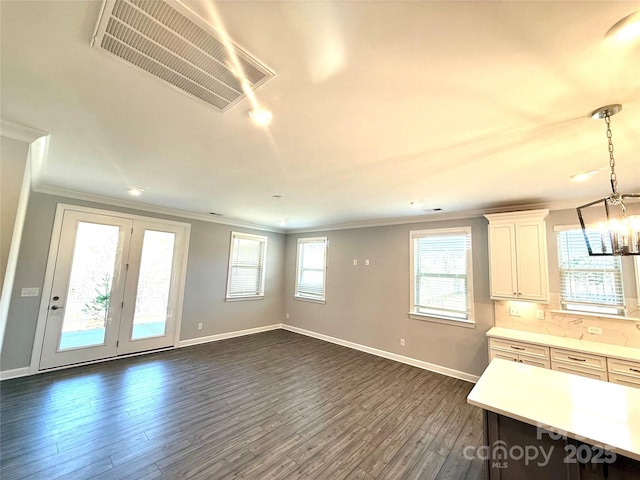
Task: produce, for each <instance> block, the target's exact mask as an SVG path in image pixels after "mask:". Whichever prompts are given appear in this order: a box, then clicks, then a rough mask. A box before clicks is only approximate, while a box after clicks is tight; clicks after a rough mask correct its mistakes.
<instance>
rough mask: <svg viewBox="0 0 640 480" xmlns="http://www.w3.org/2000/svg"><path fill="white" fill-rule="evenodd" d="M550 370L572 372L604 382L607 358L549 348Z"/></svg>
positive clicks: (606, 377) (606, 378)
mask: <svg viewBox="0 0 640 480" xmlns="http://www.w3.org/2000/svg"><path fill="white" fill-rule="evenodd" d="M551 370H558V371H559V372H565V373H573V374H574V375H580V376H582V377H589V378H595V379H596V380H602V381H604V382H606V381H607V380H608V375H607V358H606V357H601V356H598V355H589V354H585V353H581V352H574V351H571V350H561V349H558V348H552V349H551Z"/></svg>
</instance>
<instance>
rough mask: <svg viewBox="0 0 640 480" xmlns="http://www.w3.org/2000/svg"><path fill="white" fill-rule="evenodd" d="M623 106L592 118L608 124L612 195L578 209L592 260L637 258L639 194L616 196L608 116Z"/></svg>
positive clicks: (597, 112) (600, 111) (639, 244)
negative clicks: (600, 258)
mask: <svg viewBox="0 0 640 480" xmlns="http://www.w3.org/2000/svg"><path fill="white" fill-rule="evenodd" d="M620 110H622V105H620V104H614V105H607V106H606V107H600V108H598V109H597V110H595V111H594V112H593V113H592V114H591V117H592V118H594V119H602V118H604V121H605V123H606V124H607V143H608V146H609V167H610V168H611V174H610V182H611V194H610V195H608V196H607V197H605V198H602V199H600V200H596V201H595V202H591V203H587V204H586V205H582V206H581V207H578V209H577V210H578V218H579V219H580V226H581V227H582V233H583V235H584V240H585V242H586V244H587V249H588V250H589V255H592V256H605V255H606V256H613V255H616V256H618V255H640V193H619V192H618V179H617V178H616V169H615V167H616V162H615V159H614V158H613V140H612V137H611V116H613V115H615V114H616V113H618V112H619V111H620Z"/></svg>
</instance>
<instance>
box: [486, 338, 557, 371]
mask: <svg viewBox="0 0 640 480" xmlns="http://www.w3.org/2000/svg"><path fill="white" fill-rule="evenodd" d="M494 358H501V359H503V360H510V361H512V362H518V363H524V364H526V365H532V366H534V367H542V368H550V362H549V347H543V346H540V345H535V344H532V343H524V342H512V341H509V340H501V339H497V338H492V339H490V341H489V361H491V360H493V359H494Z"/></svg>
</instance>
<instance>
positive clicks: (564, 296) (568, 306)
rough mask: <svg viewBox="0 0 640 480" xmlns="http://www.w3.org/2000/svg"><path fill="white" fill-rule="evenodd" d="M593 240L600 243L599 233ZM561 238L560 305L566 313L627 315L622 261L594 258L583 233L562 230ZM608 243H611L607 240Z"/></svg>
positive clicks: (605, 239)
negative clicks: (590, 253) (570, 311)
mask: <svg viewBox="0 0 640 480" xmlns="http://www.w3.org/2000/svg"><path fill="white" fill-rule="evenodd" d="M588 235H589V240H590V241H592V242H594V241H595V242H600V241H601V238H600V233H599V232H598V231H597V230H590V231H589V232H588ZM557 238H558V264H559V265H558V266H559V267H560V302H561V304H562V308H563V309H564V310H576V311H580V312H589V313H600V314H608V315H624V314H625V304H624V289H623V285H622V264H621V261H620V257H590V256H589V252H588V250H587V246H586V244H585V241H584V235H583V234H582V230H580V229H575V230H561V231H558V232H557ZM604 241H606V242H609V241H610V240H609V238H608V237H605V238H604Z"/></svg>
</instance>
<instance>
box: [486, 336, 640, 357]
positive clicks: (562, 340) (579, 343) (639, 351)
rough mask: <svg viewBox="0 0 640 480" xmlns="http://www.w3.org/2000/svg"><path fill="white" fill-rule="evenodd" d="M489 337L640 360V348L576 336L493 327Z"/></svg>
mask: <svg viewBox="0 0 640 480" xmlns="http://www.w3.org/2000/svg"><path fill="white" fill-rule="evenodd" d="M487 336H488V337H494V338H504V339H507V340H519V341H521V342H529V343H536V344H538V345H546V346H549V347H555V348H567V349H569V350H575V351H578V352H583V353H592V354H594V355H602V356H605V357H611V358H618V359H621V360H632V361H635V362H640V348H633V347H623V346H620V345H612V344H609V343H600V342H591V341H589V340H577V339H575V338H566V337H557V336H555V335H545V334H542V333H532V332H525V331H522V330H512V329H510V328H502V327H493V328H492V329H490V330H489V331H488V332H487Z"/></svg>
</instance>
